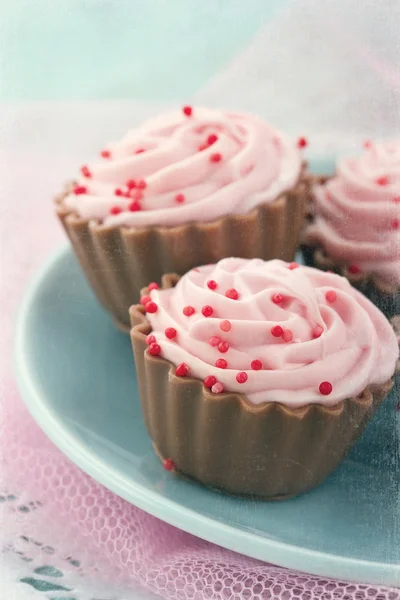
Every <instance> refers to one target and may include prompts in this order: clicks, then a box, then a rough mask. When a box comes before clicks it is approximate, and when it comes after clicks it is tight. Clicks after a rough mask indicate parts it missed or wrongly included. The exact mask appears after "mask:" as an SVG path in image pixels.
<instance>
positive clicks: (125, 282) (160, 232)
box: [56, 165, 311, 331]
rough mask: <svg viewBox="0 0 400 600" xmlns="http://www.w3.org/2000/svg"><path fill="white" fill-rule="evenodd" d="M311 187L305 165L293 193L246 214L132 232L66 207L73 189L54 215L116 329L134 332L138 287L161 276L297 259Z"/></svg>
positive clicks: (127, 228)
mask: <svg viewBox="0 0 400 600" xmlns="http://www.w3.org/2000/svg"><path fill="white" fill-rule="evenodd" d="M310 183H311V179H310V175H309V174H308V172H307V171H306V167H305V165H304V167H303V170H302V174H301V177H300V179H299V181H298V182H297V184H296V186H295V187H294V188H293V190H290V191H287V192H285V193H283V194H282V195H281V196H279V197H278V198H277V199H276V200H275V201H274V202H272V203H270V204H264V205H260V206H258V207H256V208H255V209H254V210H252V211H251V212H250V213H248V214H244V215H227V216H225V217H223V218H221V219H218V220H215V221H211V222H208V223H200V222H192V223H186V224H184V225H178V226H175V227H146V228H140V229H133V228H129V227H122V226H113V227H110V226H106V225H103V224H101V223H98V222H96V221H89V220H88V219H82V218H80V217H79V216H77V215H76V214H75V213H74V212H72V211H71V210H69V209H68V208H67V207H66V206H65V205H64V203H63V199H64V198H65V196H66V194H67V193H68V192H69V191H70V190H71V185H70V186H69V187H68V189H67V190H66V191H65V193H64V194H63V195H61V196H60V197H59V198H57V199H56V211H57V215H58V217H59V219H60V221H61V223H62V224H63V226H64V229H65V231H66V233H67V235H68V237H69V239H70V242H71V244H72V247H73V249H74V251H75V253H76V255H77V257H78V260H79V262H80V264H81V267H82V269H83V271H84V272H85V274H86V277H87V279H88V280H89V282H90V284H91V286H92V288H93V290H94V292H95V294H96V296H97V298H98V299H99V301H100V302H101V304H102V305H103V306H104V308H106V310H108V311H109V312H110V313H111V314H112V315H113V317H114V320H115V322H116V324H117V326H118V327H119V328H121V329H123V330H126V331H129V307H130V306H131V305H132V304H133V303H135V302H138V300H139V294H140V290H141V288H143V287H144V286H145V285H147V284H148V283H149V282H150V281H157V282H159V281H160V280H161V277H162V275H163V274H164V273H169V272H175V273H179V274H180V275H183V274H184V273H186V272H187V271H189V270H190V269H192V268H194V267H198V266H200V265H203V264H208V263H215V262H218V261H219V260H220V259H222V258H227V257H230V256H237V257H241V258H262V259H264V260H268V259H271V258H281V259H283V260H287V261H290V260H292V259H293V257H294V254H295V252H296V248H297V244H298V241H299V237H300V232H301V229H302V227H303V225H304V215H305V211H306V206H307V203H308V201H309V196H310Z"/></svg>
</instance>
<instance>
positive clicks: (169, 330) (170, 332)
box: [165, 327, 176, 340]
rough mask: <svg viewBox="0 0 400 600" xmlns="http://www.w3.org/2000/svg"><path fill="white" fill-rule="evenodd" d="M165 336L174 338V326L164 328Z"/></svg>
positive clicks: (170, 338)
mask: <svg viewBox="0 0 400 600" xmlns="http://www.w3.org/2000/svg"><path fill="white" fill-rule="evenodd" d="M165 337H166V338H168V339H169V340H173V339H174V338H176V329H175V327H167V329H166V330H165Z"/></svg>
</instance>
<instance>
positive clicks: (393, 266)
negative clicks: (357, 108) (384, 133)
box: [303, 142, 400, 317]
mask: <svg viewBox="0 0 400 600" xmlns="http://www.w3.org/2000/svg"><path fill="white" fill-rule="evenodd" d="M303 249H304V255H305V259H306V262H307V264H310V265H313V266H317V267H319V268H322V269H326V270H328V269H331V270H334V271H336V272H338V273H340V274H342V275H345V276H346V277H347V278H348V279H349V280H350V282H351V283H352V284H353V285H355V286H357V287H358V288H359V289H360V290H361V291H362V292H363V293H364V294H366V295H367V296H368V297H369V298H370V299H371V300H372V301H373V302H374V303H375V304H377V306H379V308H380V309H381V310H382V311H383V312H384V313H385V314H386V315H387V316H388V317H392V316H394V315H396V314H400V295H399V290H400V142H381V143H371V142H367V143H366V144H365V149H364V152H363V153H362V155H361V156H360V157H358V158H343V159H341V160H339V162H338V165H337V172H336V174H335V175H334V176H333V177H331V178H327V179H326V180H325V181H323V182H322V183H321V184H320V185H317V186H316V187H315V190H314V194H313V201H312V215H311V217H310V223H309V226H308V227H307V229H306V231H305V236H304V247H303Z"/></svg>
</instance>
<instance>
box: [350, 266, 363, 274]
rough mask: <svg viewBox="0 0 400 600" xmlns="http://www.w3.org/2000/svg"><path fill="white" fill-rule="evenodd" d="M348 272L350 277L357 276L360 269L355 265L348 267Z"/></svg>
mask: <svg viewBox="0 0 400 600" xmlns="http://www.w3.org/2000/svg"><path fill="white" fill-rule="evenodd" d="M348 271H349V273H351V274H352V275H358V274H359V273H361V269H360V267H357V265H350V266H349V268H348Z"/></svg>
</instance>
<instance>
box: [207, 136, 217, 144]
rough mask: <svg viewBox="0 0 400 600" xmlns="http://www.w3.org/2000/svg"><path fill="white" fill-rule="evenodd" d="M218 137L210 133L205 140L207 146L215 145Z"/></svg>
mask: <svg viewBox="0 0 400 600" xmlns="http://www.w3.org/2000/svg"><path fill="white" fill-rule="evenodd" d="M217 139H218V136H217V135H215V133H211V134H210V135H209V136H208V138H207V144H208V145H209V146H212V145H213V144H215V142H216V141H217Z"/></svg>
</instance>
